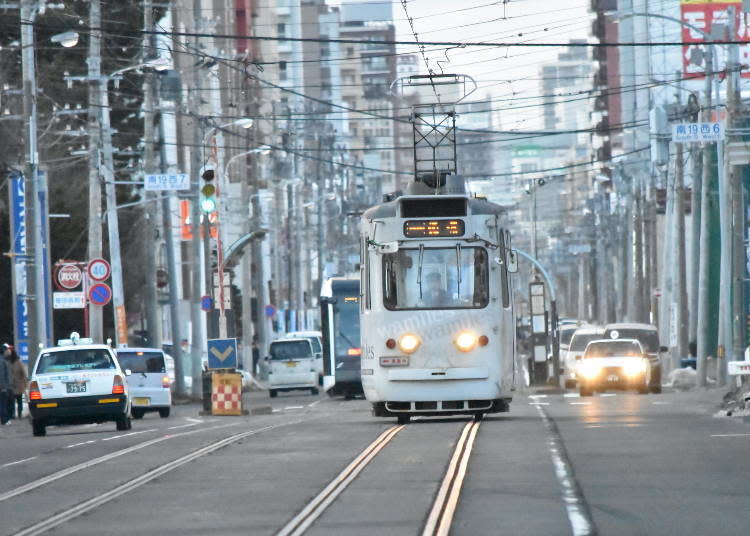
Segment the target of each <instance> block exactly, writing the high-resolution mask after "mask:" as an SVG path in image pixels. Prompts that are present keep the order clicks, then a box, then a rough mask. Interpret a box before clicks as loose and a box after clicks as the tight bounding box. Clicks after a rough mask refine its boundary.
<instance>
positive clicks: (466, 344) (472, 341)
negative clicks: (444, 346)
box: [453, 331, 479, 352]
mask: <svg viewBox="0 0 750 536" xmlns="http://www.w3.org/2000/svg"><path fill="white" fill-rule="evenodd" d="M478 342H479V337H477V336H476V335H475V334H474V333H472V332H471V331H462V332H461V333H459V334H458V335H457V336H456V338H455V340H454V341H453V343H454V344H455V345H456V348H458V349H459V350H461V351H462V352H471V351H472V350H473V349H474V348H476V346H477V343H478Z"/></svg>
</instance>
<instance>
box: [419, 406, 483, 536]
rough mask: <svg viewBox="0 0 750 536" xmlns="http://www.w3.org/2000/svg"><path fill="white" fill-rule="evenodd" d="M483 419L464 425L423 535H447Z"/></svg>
mask: <svg viewBox="0 0 750 536" xmlns="http://www.w3.org/2000/svg"><path fill="white" fill-rule="evenodd" d="M480 424H481V421H479V420H475V421H472V422H470V423H467V424H466V426H464V429H463V431H462V432H461V436H460V437H459V439H458V442H457V443H456V448H455V449H454V451H453V456H452V458H451V461H450V464H449V465H448V470H447V471H446V473H445V476H444V477H443V483H442V484H441V486H440V489H439V490H438V493H437V496H436V497H435V502H434V503H433V505H432V510H430V514H429V516H428V517H427V522H426V523H425V526H424V529H423V530H422V536H447V535H448V533H449V532H450V528H451V524H452V522H453V515H454V514H455V513H456V507H457V506H458V499H459V496H460V495H461V488H462V486H463V482H464V477H465V476H466V469H467V467H468V465H469V458H470V457H471V451H472V448H473V447H474V439H475V438H476V436H477V431H478V430H479V425H480Z"/></svg>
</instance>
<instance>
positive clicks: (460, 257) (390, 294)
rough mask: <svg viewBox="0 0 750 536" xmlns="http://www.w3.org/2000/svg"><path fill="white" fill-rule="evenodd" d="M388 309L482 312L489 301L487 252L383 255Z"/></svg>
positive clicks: (416, 251)
mask: <svg viewBox="0 0 750 536" xmlns="http://www.w3.org/2000/svg"><path fill="white" fill-rule="evenodd" d="M383 284H384V288H383V301H384V305H385V307H386V308H387V309H389V310H391V311H398V310H403V309H481V308H483V307H486V306H487V303H488V301H489V275H488V267H487V252H486V251H485V250H484V249H482V248H478V247H460V246H456V247H455V248H429V249H428V248H420V249H400V250H399V251H398V252H396V253H389V254H386V255H383Z"/></svg>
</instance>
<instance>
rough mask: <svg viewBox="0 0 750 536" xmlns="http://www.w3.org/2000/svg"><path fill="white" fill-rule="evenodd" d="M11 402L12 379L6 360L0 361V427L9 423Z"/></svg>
mask: <svg viewBox="0 0 750 536" xmlns="http://www.w3.org/2000/svg"><path fill="white" fill-rule="evenodd" d="M12 400H13V379H12V377H11V373H10V365H9V364H8V360H7V359H0V425H6V424H9V422H10V412H9V410H10V407H11V406H10V405H11V403H12Z"/></svg>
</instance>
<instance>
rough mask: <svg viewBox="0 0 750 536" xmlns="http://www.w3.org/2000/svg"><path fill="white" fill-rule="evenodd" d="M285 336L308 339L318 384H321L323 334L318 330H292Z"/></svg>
mask: <svg viewBox="0 0 750 536" xmlns="http://www.w3.org/2000/svg"><path fill="white" fill-rule="evenodd" d="M286 338H289V339H310V343H311V344H312V349H313V354H315V367H316V369H317V370H318V384H319V385H323V334H322V333H321V332H320V331H292V332H290V333H287V334H286Z"/></svg>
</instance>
